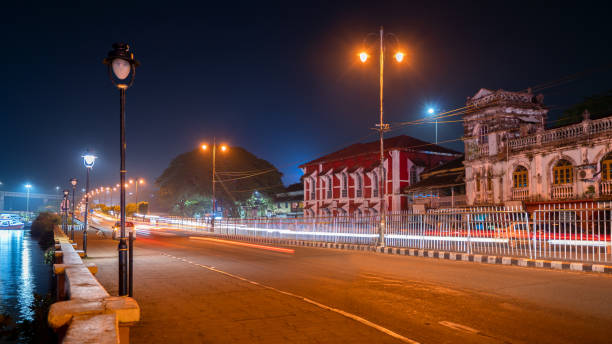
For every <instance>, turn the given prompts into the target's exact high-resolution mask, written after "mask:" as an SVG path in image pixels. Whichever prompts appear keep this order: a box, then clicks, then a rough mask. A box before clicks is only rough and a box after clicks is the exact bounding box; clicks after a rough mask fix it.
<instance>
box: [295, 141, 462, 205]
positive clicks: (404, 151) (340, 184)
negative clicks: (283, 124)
mask: <svg viewBox="0 0 612 344" xmlns="http://www.w3.org/2000/svg"><path fill="white" fill-rule="evenodd" d="M384 148H385V150H384V158H385V159H384V164H383V167H384V173H383V176H384V178H383V179H381V177H382V176H381V175H380V174H381V170H380V167H379V166H380V141H373V142H368V143H356V144H353V145H351V146H348V147H346V148H344V149H341V150H339V151H337V152H334V153H331V154H328V155H325V156H323V157H321V158H318V159H316V160H313V161H311V162H308V163H305V164H303V165H301V166H300V168H301V169H302V171H303V173H304V176H303V177H302V180H303V183H304V216H330V215H331V216H335V215H348V214H359V215H374V214H378V213H379V212H380V210H381V209H380V194H381V191H382V194H383V195H384V196H385V206H386V208H387V211H398V210H406V209H409V204H408V195H402V190H403V188H405V187H406V186H409V185H411V184H414V183H416V182H418V181H419V175H420V173H421V172H423V171H424V170H426V169H429V168H431V167H435V166H438V165H440V164H442V163H445V162H447V161H450V160H453V159H455V158H457V157H459V156H461V154H460V153H458V152H455V151H453V150H451V149H448V148H444V147H441V146H438V145H435V144H431V143H428V142H424V141H421V140H418V139H415V138H413V137H410V136H406V135H401V136H395V137H390V138H387V139H385V141H384ZM380 185H384V190H379V189H381V187H380Z"/></svg>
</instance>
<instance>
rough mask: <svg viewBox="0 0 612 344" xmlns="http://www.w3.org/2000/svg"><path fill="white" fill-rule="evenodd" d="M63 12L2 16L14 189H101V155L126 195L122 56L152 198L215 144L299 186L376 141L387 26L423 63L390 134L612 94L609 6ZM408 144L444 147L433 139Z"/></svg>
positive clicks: (404, 88) (3, 159) (2, 97)
mask: <svg viewBox="0 0 612 344" xmlns="http://www.w3.org/2000/svg"><path fill="white" fill-rule="evenodd" d="M49 3H50V2H45V3H41V4H39V5H27V6H28V7H22V6H26V5H18V4H17V5H9V7H6V6H7V5H2V8H1V9H0V13H1V14H0V30H1V32H2V54H0V62H1V63H0V66H1V67H0V68H2V78H3V82H2V83H1V84H0V105H1V108H0V113H1V115H2V122H1V124H0V128H1V130H2V133H1V134H0V143H1V149H0V166H1V168H0V181H2V182H3V184H4V185H2V186H0V189H9V190H23V189H24V188H23V185H24V184H25V183H26V182H30V183H32V184H33V185H34V189H33V191H34V192H48V193H53V192H54V187H55V186H56V185H59V186H61V187H62V188H63V187H66V186H67V185H68V179H69V178H70V177H73V176H74V177H77V178H79V179H80V180H84V174H85V168H84V167H83V164H82V160H81V155H82V154H83V153H84V152H85V151H86V150H88V149H89V150H90V151H91V152H94V153H95V154H96V155H98V156H99V159H98V161H97V163H96V166H95V168H94V174H93V180H92V185H93V186H96V185H102V184H106V185H108V184H115V183H117V181H118V178H119V142H118V141H119V128H118V127H119V116H118V111H119V94H118V91H117V90H116V89H114V88H113V86H112V85H111V83H110V80H109V79H108V75H107V70H106V67H105V66H104V65H102V59H103V58H104V57H105V56H106V54H107V52H108V51H109V50H110V49H111V44H112V43H113V42H116V41H125V42H127V43H129V44H130V45H131V47H132V50H133V52H134V54H135V57H136V58H137V59H138V60H140V61H141V63H142V65H141V67H139V69H138V70H137V74H136V81H135V84H134V86H133V87H132V88H130V89H129V90H128V92H127V104H126V107H127V110H126V115H127V169H128V177H140V176H141V177H144V178H145V179H147V181H148V182H149V183H148V184H149V185H152V184H153V183H152V182H153V181H154V179H155V178H156V177H158V176H159V175H160V174H161V172H162V171H163V170H164V168H165V167H166V166H167V165H168V163H169V162H170V160H171V159H172V158H173V157H175V156H176V155H178V154H180V153H182V152H186V151H189V150H192V149H194V148H195V147H197V146H198V145H199V144H200V143H202V142H210V141H212V137H213V136H216V137H217V140H218V142H224V143H227V144H229V145H230V146H242V147H245V148H246V149H248V150H249V151H251V152H253V153H254V154H256V155H257V156H258V157H260V158H263V159H266V160H268V161H270V162H272V163H273V164H274V165H275V166H277V167H278V168H279V169H280V170H281V172H283V173H284V178H283V181H284V182H285V183H287V184H289V183H293V182H296V181H298V180H299V177H300V175H301V172H300V170H299V169H298V168H297V166H298V165H299V164H300V163H304V162H306V161H309V160H312V159H314V158H317V157H319V156H321V155H323V154H326V153H329V152H331V151H334V150H337V149H339V148H342V147H344V146H346V145H349V144H351V143H354V142H356V141H358V140H373V139H375V138H376V136H375V134H374V132H373V131H372V130H370V128H371V127H373V125H374V123H375V122H376V121H377V120H378V117H377V116H378V113H377V111H378V108H377V106H378V74H377V64H376V63H368V64H365V65H362V64H361V63H359V60H358V58H357V55H356V54H357V52H358V51H359V49H360V48H361V47H362V46H363V39H364V37H365V36H366V35H367V34H368V33H369V32H376V31H377V30H378V27H379V26H380V25H384V27H385V30H386V31H388V32H392V33H394V34H395V35H396V36H397V37H398V38H399V41H400V43H401V45H402V47H403V48H404V50H405V51H406V52H407V53H408V63H405V64H402V65H397V64H394V63H393V62H392V60H391V59H388V62H387V69H386V74H385V87H386V90H385V98H386V99H385V116H386V121H387V122H389V123H391V124H393V123H396V122H401V121H409V120H414V119H418V118H421V117H423V116H425V108H426V106H429V105H430V104H431V105H433V106H435V107H436V108H437V109H438V110H440V111H443V110H450V109H455V108H458V107H462V106H464V105H465V100H466V97H467V96H471V95H473V94H475V93H476V92H477V91H478V90H479V89H480V88H482V87H486V88H491V89H499V88H503V89H507V90H514V91H516V90H522V89H526V88H527V87H530V86H535V85H540V84H544V83H547V82H550V81H554V80H558V79H561V78H563V77H566V76H568V75H572V74H575V73H582V72H585V71H586V73H582V74H580V75H579V76H578V77H577V78H573V79H572V80H571V82H568V83H562V84H560V85H556V86H555V87H551V88H547V89H544V90H543V91H542V93H544V95H545V98H544V102H545V104H546V105H547V106H549V107H550V108H551V117H553V118H554V117H556V116H558V115H559V114H560V113H561V112H562V110H563V109H565V108H566V107H568V106H569V105H571V104H574V103H576V102H579V101H580V100H582V98H583V97H585V96H589V95H592V94H595V93H600V92H603V91H606V90H609V89H611V88H612V87H611V82H610V80H611V77H612V72H611V70H610V68H609V66H608V68H607V69H606V68H601V69H599V70H597V71H596V72H591V70H593V69H597V68H599V67H602V66H604V67H605V66H606V65H609V64H610V62H611V56H612V44H610V37H611V35H610V34H611V31H612V29H611V26H610V24H609V18H608V17H609V11H608V9H605V8H603V7H601V8H598V7H596V6H595V5H592V4H590V5H588V6H587V5H585V6H584V7H559V6H560V5H559V4H560V2H554V3H551V5H537V4H535V2H526V3H519V2H514V1H513V2H501V1H487V2H482V3H478V4H477V3H473V4H472V3H470V4H469V5H468V3H467V2H456V3H443V2H440V3H438V2H435V1H425V2H410V1H401V2H397V3H391V2H382V1H369V2H364V3H358V2H356V1H350V2H345V3H340V2H335V3H334V4H333V5H328V4H325V2H321V3H316V2H312V1H308V2H306V1H302V2H293V4H291V5H289V3H290V2H279V3H264V2H251V3H244V4H241V3H240V2H229V1H228V2H224V3H225V4H226V5H227V7H221V5H216V6H212V5H211V6H209V5H207V4H206V2H198V3H194V4H180V3H179V2H176V1H166V2H163V3H162V4H159V5H155V3H154V2H152V1H147V2H142V3H139V4H136V3H135V2H132V1H130V2H128V1H125V2H113V3H111V2H92V1H89V2H84V3H83V4H81V5H66V7H48V6H50V5H49ZM382 3H385V4H382ZM15 6H17V7H15ZM454 119H458V118H454ZM368 134H370V135H369V136H368ZM396 134H408V135H412V136H415V137H417V138H419V139H423V140H428V141H433V139H434V128H433V125H420V126H411V127H406V128H404V129H402V130H396V131H393V132H392V133H391V134H389V135H396ZM461 135H462V130H461V124H460V123H453V124H442V125H440V127H439V139H440V140H441V141H442V140H453V139H458V138H460V136H461ZM447 147H449V148H454V149H458V150H460V149H462V143H461V142H460V141H455V142H450V143H448V144H447Z"/></svg>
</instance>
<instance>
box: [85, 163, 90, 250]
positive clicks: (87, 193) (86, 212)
mask: <svg viewBox="0 0 612 344" xmlns="http://www.w3.org/2000/svg"><path fill="white" fill-rule="evenodd" d="M90 169H91V167H87V178H86V180H85V218H84V221H83V222H84V223H83V252H84V253H85V257H87V228H88V224H87V217H88V216H89V170H90Z"/></svg>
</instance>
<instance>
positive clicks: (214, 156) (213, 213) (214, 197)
mask: <svg viewBox="0 0 612 344" xmlns="http://www.w3.org/2000/svg"><path fill="white" fill-rule="evenodd" d="M207 149H208V146H207V145H205V144H203V145H202V150H207ZM219 149H220V150H221V152H224V153H225V152H226V151H227V150H228V148H227V145H221V147H219ZM216 153H217V139H216V138H215V137H213V147H212V163H213V170H212V193H213V199H212V201H213V209H212V219H211V222H210V223H211V228H212V231H213V232H214V231H215V212H216V211H217V197H216V195H215V190H216V188H215V183H216V182H217V181H216V180H215V175H216V171H217V159H216V156H217V155H216Z"/></svg>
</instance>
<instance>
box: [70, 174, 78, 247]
mask: <svg viewBox="0 0 612 344" xmlns="http://www.w3.org/2000/svg"><path fill="white" fill-rule="evenodd" d="M70 184H71V185H72V222H71V224H70V239H71V240H72V241H74V203H75V202H76V199H75V198H74V194H75V191H76V186H77V179H76V178H71V179H70Z"/></svg>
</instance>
